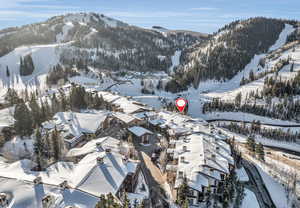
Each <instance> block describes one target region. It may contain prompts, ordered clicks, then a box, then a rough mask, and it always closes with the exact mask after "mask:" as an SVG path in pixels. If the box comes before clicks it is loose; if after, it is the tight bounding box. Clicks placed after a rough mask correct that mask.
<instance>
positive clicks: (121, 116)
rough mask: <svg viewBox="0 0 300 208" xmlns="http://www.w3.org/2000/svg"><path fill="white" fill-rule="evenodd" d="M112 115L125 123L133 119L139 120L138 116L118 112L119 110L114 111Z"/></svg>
mask: <svg viewBox="0 0 300 208" xmlns="http://www.w3.org/2000/svg"><path fill="white" fill-rule="evenodd" d="M113 116H114V117H116V118H117V119H119V120H121V121H123V122H124V123H126V124H128V123H130V122H132V121H135V120H140V119H139V118H137V117H135V116H132V115H128V114H125V113H120V112H114V113H113Z"/></svg>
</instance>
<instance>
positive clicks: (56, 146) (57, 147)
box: [51, 127, 63, 161]
mask: <svg viewBox="0 0 300 208" xmlns="http://www.w3.org/2000/svg"><path fill="white" fill-rule="evenodd" d="M51 140H52V145H53V147H52V149H53V155H54V159H55V160H56V161H58V160H59V159H60V157H61V152H62V148H63V146H62V142H61V137H60V134H59V132H58V131H57V129H56V127H55V129H54V131H53V132H52V135H51Z"/></svg>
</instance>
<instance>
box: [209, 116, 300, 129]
mask: <svg viewBox="0 0 300 208" xmlns="http://www.w3.org/2000/svg"><path fill="white" fill-rule="evenodd" d="M206 121H207V122H208V123H211V122H216V121H230V122H237V123H240V122H244V123H252V121H244V120H236V119H223V118H222V119H221V118H220V119H207V120H206ZM260 124H261V125H264V126H275V127H300V124H272V123H264V122H261V123H260Z"/></svg>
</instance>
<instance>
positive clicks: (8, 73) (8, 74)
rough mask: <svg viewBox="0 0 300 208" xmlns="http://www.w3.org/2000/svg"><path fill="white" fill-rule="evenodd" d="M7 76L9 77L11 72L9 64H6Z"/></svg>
mask: <svg viewBox="0 0 300 208" xmlns="http://www.w3.org/2000/svg"><path fill="white" fill-rule="evenodd" d="M6 76H7V77H9V76H10V72H9V68H8V66H6Z"/></svg>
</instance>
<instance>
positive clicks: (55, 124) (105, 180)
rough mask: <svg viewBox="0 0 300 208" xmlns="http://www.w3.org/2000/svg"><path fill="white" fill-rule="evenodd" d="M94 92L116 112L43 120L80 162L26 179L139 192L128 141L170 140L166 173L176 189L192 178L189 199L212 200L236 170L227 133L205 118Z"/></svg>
mask: <svg viewBox="0 0 300 208" xmlns="http://www.w3.org/2000/svg"><path fill="white" fill-rule="evenodd" d="M92 92H93V93H98V95H99V96H101V97H102V98H103V100H104V101H105V102H106V103H107V104H109V105H110V106H111V108H112V111H108V110H100V111H96V110H87V111H85V112H59V113H56V114H55V115H54V117H53V118H52V120H50V121H47V122H44V123H43V124H42V127H43V128H42V131H43V133H45V132H51V131H54V130H57V131H59V132H60V135H61V136H62V138H63V141H64V144H65V148H66V152H67V154H66V158H67V161H72V162H74V163H72V164H73V165H72V170H71V171H70V169H69V167H67V166H64V165H62V164H58V165H60V167H56V168H58V169H59V172H60V173H61V172H63V173H67V175H66V177H64V176H61V175H60V174H59V173H58V171H51V172H48V173H45V174H40V175H39V176H36V177H35V174H32V175H30V177H33V178H30V177H29V176H26V177H25V178H26V180H29V181H32V182H33V183H34V184H36V185H38V184H40V183H47V184H53V181H55V184H54V185H56V186H58V187H60V188H62V189H76V190H80V191H83V192H85V193H89V194H90V195H92V196H97V197H99V196H100V195H101V194H108V193H112V194H113V195H114V196H115V197H116V199H117V200H121V201H122V198H123V197H124V193H125V192H134V190H135V188H136V186H137V178H138V176H139V174H140V163H139V161H135V160H133V159H132V158H131V156H130V153H129V152H131V149H130V147H124V146H122V141H123V140H127V141H129V142H135V141H137V142H138V143H141V144H148V143H149V142H151V140H154V139H160V138H165V139H166V140H167V141H168V148H167V166H166V172H167V175H168V177H167V178H168V182H169V184H170V185H171V187H172V188H173V189H174V190H175V192H176V190H178V188H179V187H180V185H181V184H182V183H183V181H186V182H187V185H188V187H189V190H190V193H189V196H188V199H189V203H190V204H191V205H199V204H201V203H202V202H204V201H206V200H207V199H208V197H209V195H208V194H207V193H212V192H213V193H217V192H218V187H220V185H221V184H222V182H223V181H224V179H225V178H226V177H227V176H228V174H229V173H230V171H231V170H232V169H233V168H234V160H233V158H232V156H231V150H230V146H229V145H228V144H227V143H226V142H225V141H224V140H225V139H226V137H225V136H222V135H220V134H218V133H217V132H215V130H214V129H213V128H211V127H210V126H209V125H208V124H207V122H205V121H204V120H201V119H192V118H190V117H188V116H185V115H182V114H179V113H173V112H168V111H154V110H153V109H152V108H149V107H147V106H145V105H144V104H142V103H139V102H136V101H134V100H132V99H130V98H128V97H123V96H120V95H118V94H116V93H111V92H103V91H100V92H99V91H95V90H92ZM97 138H98V139H97ZM99 138H100V139H99ZM130 140H131V141H130ZM48 169H49V168H48ZM5 171H9V169H6V170H5ZM10 171H13V170H10ZM0 172H2V170H1V169H0ZM3 174H4V175H5V172H4V173H2V176H3ZM7 174H8V172H7ZM20 178H21V177H20ZM1 191H2V190H1V188H0V192H1ZM12 191H13V190H12ZM2 198H3V197H2ZM41 200H42V202H43V207H45V208H46V207H51V206H52V204H53V203H54V201H55V200H57V199H56V198H55V196H53V195H51V193H49V194H47V193H45V194H44V196H43V198H42V199H41Z"/></svg>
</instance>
